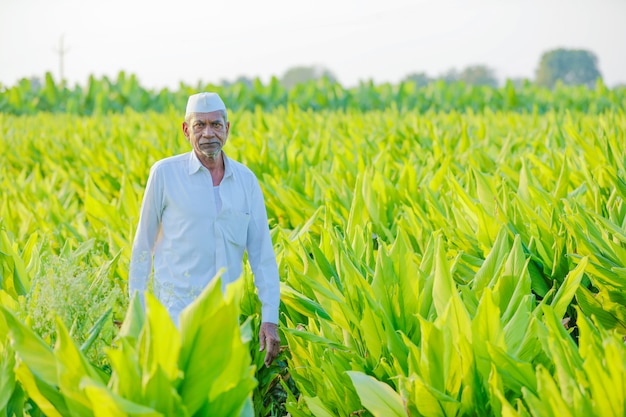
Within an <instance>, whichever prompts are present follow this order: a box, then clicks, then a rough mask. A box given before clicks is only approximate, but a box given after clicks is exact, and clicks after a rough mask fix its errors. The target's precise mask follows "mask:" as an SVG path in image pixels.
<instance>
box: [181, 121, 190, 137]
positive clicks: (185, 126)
mask: <svg viewBox="0 0 626 417" xmlns="http://www.w3.org/2000/svg"><path fill="white" fill-rule="evenodd" d="M181 128H182V129H183V134H184V135H185V137H186V138H187V140H189V125H188V124H187V122H183V124H182V126H181Z"/></svg>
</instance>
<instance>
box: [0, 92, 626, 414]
mask: <svg viewBox="0 0 626 417" xmlns="http://www.w3.org/2000/svg"><path fill="white" fill-rule="evenodd" d="M132 84H133V83H132V82H131V83H130V85H132ZM317 86H318V87H320V86H321V87H320V88H328V89H329V90H328V91H332V94H330V95H329V94H325V93H322V92H320V91H317V93H316V94H314V93H313V92H311V91H309V89H308V87H306V86H298V87H296V88H294V90H298V91H297V94H298V96H290V95H291V94H296V93H292V92H291V91H290V92H289V93H287V97H290V99H291V98H293V99H294V101H293V102H292V103H291V104H289V105H287V106H278V107H277V108H275V109H274V110H273V111H266V110H265V109H267V108H270V107H271V106H273V104H272V103H273V102H272V101H271V100H273V99H276V100H278V101H279V102H280V101H281V100H284V99H285V91H284V90H281V87H280V85H279V84H278V82H277V81H275V82H272V83H270V85H269V86H263V85H261V84H259V83H257V85H256V87H255V88H258V89H259V90H258V92H259V93H258V95H256V96H254V97H253V98H252V100H253V101H254V102H255V103H256V105H257V107H256V108H255V110H253V111H247V110H242V109H238V110H233V111H232V112H231V121H232V123H233V129H232V132H231V137H230V138H229V142H228V144H227V147H226V149H225V150H226V152H227V153H228V154H229V155H230V156H232V157H234V158H235V159H237V160H240V161H242V162H243V163H245V164H246V165H248V166H249V167H250V168H251V169H252V170H253V171H254V172H256V173H257V174H258V176H259V179H260V182H261V185H262V187H263V190H264V195H265V198H266V203H267V211H268V216H269V219H270V226H271V228H272V238H273V242H274V246H275V249H276V252H277V256H278V262H279V268H280V272H281V279H282V287H281V290H282V298H281V299H282V303H281V316H280V320H281V323H280V324H281V326H280V329H281V332H282V333H281V337H282V340H283V350H282V352H281V356H280V357H279V361H278V362H277V363H276V364H275V365H274V366H273V367H272V368H263V369H261V364H262V358H263V355H264V353H262V352H258V341H257V339H256V338H257V337H258V336H257V333H258V326H259V316H258V314H259V311H260V306H259V304H258V300H257V298H256V295H255V294H254V288H253V286H252V276H251V273H250V271H249V269H245V274H244V280H243V281H242V283H241V285H243V286H244V288H243V289H241V288H239V289H238V290H237V291H235V293H234V294H232V295H231V296H232V297H233V298H228V297H227V300H230V301H228V303H231V304H232V305H228V306H224V305H222V304H221V301H220V299H221V298H220V297H218V293H210V294H206V295H205V297H204V298H203V301H202V304H201V305H197V306H195V307H194V308H193V309H192V310H190V313H189V314H188V315H187V316H186V318H185V320H184V324H183V323H181V329H180V331H179V330H178V329H176V328H175V327H173V325H172V324H171V323H170V322H168V320H169V318H168V317H167V314H166V313H165V311H164V310H163V309H162V306H160V305H159V304H158V303H157V302H156V301H155V300H150V299H149V300H148V315H147V316H144V314H143V313H142V310H141V308H140V307H139V306H138V304H137V303H131V304H130V305H129V306H128V310H127V309H126V307H127V306H126V304H125V301H123V300H122V301H120V300H119V299H117V298H116V297H117V296H116V295H115V294H119V291H122V292H124V293H125V291H126V289H125V280H126V276H127V269H128V259H129V255H130V242H131V240H132V236H133V231H134V227H135V225H136V221H137V213H138V210H139V201H140V198H141V197H140V196H141V193H142V189H143V186H144V183H145V180H146V177H147V172H148V168H149V166H150V165H151V164H152V163H153V162H155V161H156V160H158V159H161V158H162V157H164V156H169V155H172V154H176V153H180V152H184V151H187V150H188V149H189V147H188V144H187V143H186V141H185V139H184V137H183V136H182V133H181V132H180V130H179V126H180V121H181V114H180V112H178V111H177V112H174V111H168V112H166V113H156V112H147V113H135V112H133V111H130V110H126V111H125V113H123V114H118V113H111V114H99V115H91V116H78V115H74V114H56V115H52V114H48V113H45V114H37V115H32V116H31V115H21V116H14V115H9V114H0V122H1V123H0V129H1V132H0V133H1V135H0V218H1V219H2V220H0V225H1V226H0V229H1V230H0V272H1V274H2V275H1V277H0V278H1V279H0V283H1V284H0V285H1V288H0V290H1V291H0V301H1V302H2V306H3V310H2V311H3V313H2V314H1V317H2V318H1V319H0V375H1V377H2V380H3V381H5V380H6V381H9V382H8V383H7V385H4V386H2V387H0V410H3V408H2V407H4V409H11V410H17V414H19V413H20V412H21V411H20V410H22V409H23V410H24V413H26V414H27V415H28V414H30V415H37V413H40V412H44V413H46V414H47V415H54V410H57V412H58V413H60V414H63V415H64V413H66V412H70V413H74V415H81V414H80V413H88V412H89V410H91V409H92V408H93V407H92V406H91V405H92V404H95V403H99V404H107V405H110V408H102V411H99V412H101V414H100V415H107V413H109V414H115V413H117V414H124V413H127V414H139V413H144V412H145V413H146V414H147V415H149V414H150V413H155V412H159V413H162V414H167V413H169V414H182V415H184V410H187V412H188V413H189V414H198V415H203V414H204V415H207V414H206V413H209V411H208V410H209V409H211V410H213V415H219V414H224V413H226V415H228V414H229V413H230V411H229V410H233V409H235V408H238V407H239V406H244V405H243V404H244V403H245V404H247V405H250V402H251V403H252V404H254V407H255V413H256V415H284V414H286V413H290V414H291V415H292V416H310V415H320V416H324V415H326V416H349V415H361V416H369V415H394V414H395V415H404V414H406V415H411V416H413V415H442V416H443V415H459V416H466V415H467V416H470V415H513V416H515V415H519V416H530V415H552V414H555V415H556V412H557V411H556V410H561V411H562V410H568V411H569V412H570V414H571V415H581V416H582V415H621V414H623V411H624V404H623V401H621V400H620V399H619V398H624V395H623V392H622V390H623V381H622V379H621V378H622V375H624V374H625V373H626V372H625V371H626V359H625V349H626V348H625V347H624V344H623V339H622V338H623V336H624V335H625V334H626V314H625V313H624V311H625V310H624V309H625V306H626V299H625V298H624V296H623V294H624V292H625V291H626V289H625V288H624V282H625V281H624V279H623V278H624V271H625V270H626V265H625V264H624V262H625V261H624V260H625V259H626V253H625V251H626V236H625V235H624V226H625V225H626V204H625V203H624V201H625V200H626V183H625V182H624V178H625V177H626V155H625V154H624V152H625V149H624V147H623V143H625V141H626V138H625V135H626V118H625V117H624V111H623V110H622V107H619V106H622V105H621V104H620V105H619V106H617V105H616V104H615V103H623V101H619V100H623V96H620V95H619V94H623V93H620V90H608V89H606V87H604V86H603V85H601V84H598V85H597V86H596V87H597V88H596V90H589V89H587V88H586V87H564V86H560V87H557V88H556V89H555V90H554V91H553V92H550V91H548V90H540V89H536V88H534V87H532V86H526V87H524V88H526V90H524V88H523V89H522V90H519V89H516V88H514V87H513V86H512V84H509V85H507V86H505V87H504V88H503V89H502V90H493V89H489V88H488V87H482V88H481V89H479V90H475V89H472V88H470V87H467V86H464V85H463V86H461V85H454V86H446V85H444V84H433V85H432V86H429V87H428V88H426V89H421V88H416V87H415V86H414V85H412V84H410V83H405V84H403V85H402V86H401V88H402V90H401V91H402V93H401V94H400V93H399V92H398V91H399V90H395V87H394V86H390V85H385V86H373V85H371V84H364V85H363V86H362V87H364V88H363V89H361V90H358V97H356V96H355V97H356V98H351V97H350V96H348V95H345V94H344V90H342V89H340V88H336V86H334V85H333V84H331V83H328V82H326V83H320V84H317ZM233 88H234V87H233ZM372 89H376V91H377V94H368V91H369V92H371V91H373V90H372ZM233 91H235V90H233ZM355 91H356V90H355ZM476 91H479V92H481V94H477V93H475V92H476ZM524 91H526V92H527V93H528V92H530V93H529V94H528V95H524V94H522V93H523V92H524ZM468 92H470V93H471V92H474V96H472V97H470V96H467V95H466V94H467V93H468ZM500 92H501V96H498V95H497V94H500ZM249 93H250V91H249V90H245V89H239V90H237V94H241V97H242V99H243V100H244V102H245V100H246V97H249V96H247V94H249ZM426 93H428V94H432V95H431V96H430V97H431V98H432V100H435V101H436V102H437V103H443V104H442V105H444V104H445V103H447V104H445V105H447V106H449V107H447V108H446V110H445V111H435V110H433V109H431V110H428V109H426V108H424V109H421V110H419V111H415V109H416V108H417V107H410V106H408V105H407V107H401V106H389V108H387V109H386V110H384V111H378V110H372V111H367V112H364V111H361V110H356V109H354V108H352V107H350V106H351V104H350V103H351V102H350V100H354V102H358V103H359V106H361V107H359V108H367V109H376V108H378V107H380V106H384V105H385V103H388V102H390V100H393V99H394V98H397V97H399V96H400V95H402V97H406V100H419V98H420V97H423V95H424V94H426ZM307 94H311V95H310V96H307ZM490 94H494V95H492V96H490ZM311 97H313V98H314V99H312V98H311ZM620 97H622V98H620ZM574 98H575V99H574ZM306 99H310V100H311V102H310V103H313V105H315V106H322V107H325V106H329V108H332V105H331V104H332V103H342V106H345V107H344V108H343V109H342V110H341V111H334V110H325V111H317V112H316V111H311V110H301V109H300V106H301V105H304V100H306ZM298 100H301V101H298ZM498 100H502V101H501V102H500V101H498ZM615 100H617V101H615ZM458 102H463V103H465V104H464V106H463V110H462V111H457V110H455V107H454V106H452V104H454V103H458ZM531 102H532V103H533V104H532V105H531V107H530V108H531V109H532V106H540V105H543V104H541V103H544V104H545V103H551V104H550V106H553V107H550V106H548V107H546V108H541V109H540V108H539V107H535V110H531V111H529V112H527V113H524V112H518V111H517V110H515V109H519V108H520V107H519V106H526V105H527V104H528V103H531ZM329 103H331V104H329ZM398 103H402V101H398ZM416 103H417V104H416ZM451 103H452V104H451ZM489 103H495V104H494V107H493V109H494V110H491V108H490V107H489ZM498 103H506V106H509V107H510V109H511V110H513V111H505V110H503V109H502V108H501V107H498V106H500V104H498ZM413 105H419V101H415V102H413ZM579 105H580V106H581V108H582V107H584V109H585V110H586V109H590V111H589V112H588V113H587V112H579V111H576V109H577V108H578V107H577V106H579ZM181 106H182V105H181ZM568 106H571V107H568ZM594 106H597V107H595V108H594ZM181 108H182V107H181ZM568 108H569V109H570V110H568ZM600 108H601V109H602V111H601V112H596V110H599V109H600ZM409 109H411V110H409ZM25 155H27V156H28V157H25ZM82 280H85V281H87V283H98V284H93V285H94V287H92V286H91V285H90V284H87V283H85V282H82ZM79 281H81V282H79ZM70 284H71V285H70ZM96 285H97V286H100V287H102V288H95V286H96ZM56 288H59V289H61V291H60V292H59V297H58V298H59V300H62V299H64V297H66V296H67V295H70V296H71V295H72V294H73V291H80V292H89V291H92V292H91V294H93V296H92V297H86V296H84V294H80V295H79V294H74V295H75V296H76V297H75V299H74V300H70V298H71V297H68V298H67V299H68V300H70V301H67V302H66V304H67V305H68V307H71V306H78V305H83V304H85V303H88V302H89V301H90V300H91V301H94V302H96V303H97V304H95V305H94V312H93V313H90V315H88V316H89V318H88V320H87V318H86V317H85V315H84V312H81V311H78V312H76V313H75V314H74V315H67V316H64V314H65V313H66V312H64V310H62V309H61V306H60V304H61V303H57V307H58V308H59V310H58V312H57V316H58V319H56V321H54V322H53V325H54V328H55V330H56V332H52V329H51V328H48V329H47V330H48V331H46V329H44V327H45V326H42V328H41V329H40V330H37V332H39V333H40V334H42V335H45V334H54V336H50V338H49V340H43V339H41V338H40V337H39V336H38V334H37V332H35V331H34V330H33V328H34V325H35V324H36V323H43V322H44V319H45V320H48V321H47V323H50V317H49V316H45V315H44V314H43V313H44V311H43V307H44V306H45V305H46V304H44V303H38V302H37V300H44V299H45V300H47V301H46V303H47V304H50V305H54V303H55V302H57V300H53V299H52V297H51V295H52V294H53V291H54V289H56ZM106 293H108V294H111V297H112V298H111V299H110V300H111V301H110V302H111V303H113V305H109V307H110V308H111V313H107V311H108V309H106V308H105V307H106V306H107V304H108V303H109V302H107V301H106V300H107V298H106V296H105V294H106ZM113 299H116V300H117V301H113ZM72 302H75V303H76V304H72ZM96 311H97V312H96ZM125 311H126V312H127V315H126V316H125V317H126V318H125V319H124V321H123V325H122V328H121V329H120V330H119V331H117V330H116V328H115V327H111V321H109V320H118V321H121V320H122V317H124V316H123V314H124V312H125ZM107 314H110V315H107ZM83 319H84V320H83ZM80 320H82V321H81V323H83V324H81V326H80V329H81V330H80V331H79V332H75V333H72V331H71V330H67V329H71V328H72V324H71V323H74V322H75V321H76V322H77V323H78V321H80ZM237 321H239V322H240V323H242V328H243V336H242V335H241V334H239V330H238V329H239V326H237V324H238V323H237ZM102 323H105V324H102ZM214 323H224V325H223V326H215V325H213V324H214ZM50 326H52V324H50ZM107 326H108V327H107ZM76 328H78V326H77V327H76ZM111 331H112V332H113V334H114V335H116V336H117V337H116V338H115V339H113V341H110V340H109V339H107V337H109V336H110V335H111ZM115 332H118V333H117V334H115ZM177 332H178V333H177ZM213 332H218V333H213ZM176 334H178V336H173V335H176ZM242 337H243V339H244V343H243V344H241V347H240V346H239V344H240V342H241V339H242ZM70 339H72V340H70ZM101 339H102V340H101ZM155 340H160V341H161V342H160V343H157V344H153V343H152V341H155ZM53 341H54V343H55V349H51V348H50V343H51V342H53ZM229 341H230V342H229ZM70 342H71V343H70ZM230 343H232V345H233V346H235V345H236V347H235V349H234V351H233V352H232V355H231V353H230V350H233V349H232V348H230V346H231V344H230ZM90 345H91V346H92V348H91V349H93V347H94V346H95V347H96V348H95V350H98V351H100V352H106V354H107V356H106V360H107V361H108V363H109V366H110V369H108V370H107V371H106V372H102V369H101V366H99V363H98V362H97V360H95V359H94V358H93V357H91V356H89V355H90V353H89V352H90V351H89V350H86V349H88V347H89V346H90ZM104 345H109V346H111V349H107V350H106V351H105V350H104V348H103V347H104ZM226 345H228V346H229V347H224V346H226ZM78 346H83V347H84V349H85V350H82V351H81V349H80V348H79V347H78ZM213 360H215V361H216V363H217V364H219V365H220V366H223V367H219V368H218V367H215V366H217V365H215V366H213V365H212V363H213V362H212V361H213ZM71 364H74V365H71ZM607 364H610V365H611V366H610V367H609V366H607ZM35 369H36V371H35ZM60 370H63V372H60ZM66 371H67V372H66ZM81 375H82V377H81ZM252 375H255V376H256V382H255V381H254V380H253V379H251V378H252V377H251V376H252ZM229 377H232V378H233V379H234V380H238V381H240V382H238V383H232V384H231V383H230V382H229V383H222V382H223V381H225V380H226V379H228V378H229ZM81 378H83V379H85V380H88V381H89V384H84V385H83V387H84V389H82V390H81V389H76V388H75V387H76V381H78V380H79V379H81ZM214 381H218V382H220V384H218V386H219V387H220V388H219V389H218V388H211V394H210V395H209V397H206V398H205V396H204V394H201V393H200V392H199V390H200V388H201V387H203V386H207V384H211V383H212V382H214ZM229 384H230V385H229ZM59 386H63V387H65V388H64V389H63V390H61V391H59V389H58V387H59ZM601 387H611V389H610V390H607V392H609V393H610V396H611V398H605V396H606V394H605V393H603V392H602V391H601ZM373 392H374V393H375V394H373ZM157 393H158V394H157ZM250 394H252V399H251V401H248V400H247V399H248V398H249V397H250ZM225 398H228V399H229V400H228V401H223V400H224V399H225ZM230 400H232V401H230ZM90 407H91V408H90ZM221 407H224V408H221ZM231 407H232V408H231ZM85 410H87V411H85ZM24 413H22V414H24ZM94 414H95V411H94Z"/></svg>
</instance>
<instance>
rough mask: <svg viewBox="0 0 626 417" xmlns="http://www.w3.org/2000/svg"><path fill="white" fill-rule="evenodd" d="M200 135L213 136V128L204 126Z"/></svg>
mask: <svg viewBox="0 0 626 417" xmlns="http://www.w3.org/2000/svg"><path fill="white" fill-rule="evenodd" d="M202 135H204V136H213V129H211V126H210V125H207V126H205V128H204V129H203V130H202Z"/></svg>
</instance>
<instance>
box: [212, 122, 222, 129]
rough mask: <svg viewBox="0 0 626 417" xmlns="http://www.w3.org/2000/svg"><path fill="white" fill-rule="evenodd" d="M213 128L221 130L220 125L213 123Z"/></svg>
mask: <svg viewBox="0 0 626 417" xmlns="http://www.w3.org/2000/svg"><path fill="white" fill-rule="evenodd" d="M213 127H214V128H215V129H221V128H222V124H221V123H213Z"/></svg>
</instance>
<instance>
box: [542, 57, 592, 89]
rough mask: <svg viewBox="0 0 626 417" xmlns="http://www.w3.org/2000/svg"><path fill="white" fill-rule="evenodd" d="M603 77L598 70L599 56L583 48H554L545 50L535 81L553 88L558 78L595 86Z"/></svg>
mask: <svg viewBox="0 0 626 417" xmlns="http://www.w3.org/2000/svg"><path fill="white" fill-rule="evenodd" d="M600 77H602V75H601V74H600V71H599V70H598V58H597V57H596V56H595V54H594V53H593V52H591V51H586V50H583V49H562V48H561V49H554V50H552V51H548V52H545V53H544V54H543V55H542V56H541V60H540V61H539V67H538V68H537V72H536V79H535V82H536V83H537V84H538V85H541V86H544V87H549V88H552V87H554V85H555V84H556V82H557V80H561V81H562V82H563V84H566V85H579V84H584V85H587V86H589V87H591V86H593V85H594V83H595V82H596V80H597V79H598V78H600Z"/></svg>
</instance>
